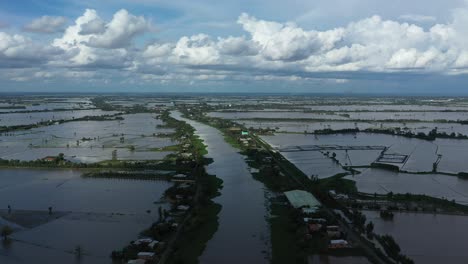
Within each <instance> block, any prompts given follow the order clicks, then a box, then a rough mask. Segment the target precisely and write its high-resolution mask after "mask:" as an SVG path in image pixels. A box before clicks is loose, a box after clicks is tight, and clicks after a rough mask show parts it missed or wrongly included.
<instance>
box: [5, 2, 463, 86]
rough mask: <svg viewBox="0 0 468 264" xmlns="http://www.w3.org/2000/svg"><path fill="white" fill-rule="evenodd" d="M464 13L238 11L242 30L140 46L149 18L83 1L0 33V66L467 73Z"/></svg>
mask: <svg viewBox="0 0 468 264" xmlns="http://www.w3.org/2000/svg"><path fill="white" fill-rule="evenodd" d="M467 17H468V8H462V9H457V10H455V11H454V12H453V17H452V19H450V20H449V22H448V23H445V24H435V25H432V26H427V25H426V27H421V26H418V25H415V24H412V23H407V22H401V21H394V20H385V19H383V18H382V17H380V16H377V15H375V16H371V17H367V18H364V19H360V20H356V21H354V22H350V23H348V24H346V25H343V26H341V27H336V28H330V29H326V30H318V29H305V28H302V27H300V26H298V25H296V24H294V23H290V22H281V23H280V22H275V21H267V20H262V19H258V18H255V17H253V16H250V15H248V14H245V13H243V14H241V15H240V16H239V18H238V20H237V23H238V24H239V25H240V27H242V29H243V30H244V31H245V35H243V34H240V35H237V36H227V37H226V36H223V37H218V36H210V35H207V34H194V35H187V36H181V37H180V38H178V39H176V40H174V41H166V42H164V41H161V40H158V41H157V42H154V43H149V44H147V45H146V46H144V47H143V48H142V47H141V46H142V45H141V44H140V45H136V44H135V43H142V41H143V40H145V39H148V38H145V39H143V38H141V39H138V37H139V36H140V35H143V34H147V35H150V34H154V35H150V36H149V37H154V38H158V35H156V34H157V33H154V32H152V31H151V24H150V22H149V21H148V20H147V19H146V18H144V17H141V16H136V15H133V14H130V13H128V12H127V11H126V10H120V11H118V12H116V13H115V14H114V15H113V17H112V19H111V20H110V21H106V20H104V19H102V18H101V17H100V16H99V15H98V13H97V11H95V10H91V9H88V10H86V11H85V12H84V13H83V15H81V16H79V17H78V18H76V20H75V21H74V23H73V24H72V25H70V26H69V27H68V28H66V30H65V32H64V33H63V35H62V36H60V37H57V38H55V39H54V40H52V41H51V43H47V42H45V43H44V41H35V40H33V39H30V38H27V37H24V36H21V35H18V34H7V33H0V67H3V68H7V67H16V68H21V67H24V68H27V67H31V65H32V66H35V67H39V69H38V70H37V71H36V72H37V74H36V75H34V74H33V75H34V76H37V77H40V76H43V77H44V78H46V79H47V78H55V77H56V76H60V77H62V78H74V79H77V78H79V76H83V78H86V76H88V77H89V78H98V77H97V76H100V75H99V74H100V73H102V72H106V74H108V75H106V77H105V79H106V80H107V79H112V76H113V75H114V76H116V77H115V78H119V77H121V76H124V75H125V78H126V79H127V78H128V80H127V81H128V83H131V80H134V81H136V80H139V81H145V82H148V81H150V80H157V81H164V82H170V81H185V82H189V81H191V80H197V82H203V81H210V80H212V81H221V80H226V81H229V80H242V81H245V80H265V81H266V80H271V81H274V80H285V81H286V80H288V81H299V80H300V81H308V80H311V79H314V80H316V79H320V78H324V79H327V80H334V82H337V83H344V82H346V81H345V80H347V79H348V78H353V76H354V74H356V75H358V74H359V73H362V74H366V75H371V74H398V73H402V72H408V71H409V72H417V73H425V74H428V73H430V74H433V73H436V74H466V73H467V70H466V69H467V68H468V27H466V24H468V19H467ZM233 24H234V21H233ZM149 33H150V34H149ZM137 40H140V41H137ZM64 69H65V70H64ZM66 71H69V72H70V73H69V74H64V73H63V72H66ZM48 72H49V73H51V74H46V73H48ZM92 72H95V74H92V75H87V74H89V73H92ZM59 73H60V74H59ZM72 73H73V74H72ZM74 76H78V77H74ZM361 76H362V75H361ZM20 77H22V76H21V75H20V74H19V75H17V76H14V78H20ZM24 77H27V76H24ZM132 78H133V79H132Z"/></svg>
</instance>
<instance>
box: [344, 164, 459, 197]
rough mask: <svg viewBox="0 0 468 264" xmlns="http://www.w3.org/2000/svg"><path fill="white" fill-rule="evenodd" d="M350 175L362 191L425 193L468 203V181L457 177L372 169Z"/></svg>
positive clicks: (348, 177) (349, 177)
mask: <svg viewBox="0 0 468 264" xmlns="http://www.w3.org/2000/svg"><path fill="white" fill-rule="evenodd" d="M346 178H347V179H350V180H353V181H355V182H356V186H357V188H358V190H359V191H360V192H364V193H378V194H387V193H389V192H393V193H400V194H405V193H412V194H425V195H429V196H433V197H437V198H446V199H448V200H455V201H456V202H457V203H461V204H468V180H464V179H460V178H458V177H456V176H448V175H441V174H435V173H434V174H408V173H399V172H394V171H388V170H383V169H376V168H371V169H364V170H363V171H362V173H361V174H356V175H354V176H347V177H346Z"/></svg>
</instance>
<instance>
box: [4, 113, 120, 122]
mask: <svg viewBox="0 0 468 264" xmlns="http://www.w3.org/2000/svg"><path fill="white" fill-rule="evenodd" d="M116 113H118V112H115V111H102V110H99V109H95V110H72V111H58V112H31V113H5V114H0V126H18V125H31V124H36V123H40V122H45V121H56V120H62V119H63V120H70V119H75V118H81V117H85V116H103V115H113V114H116Z"/></svg>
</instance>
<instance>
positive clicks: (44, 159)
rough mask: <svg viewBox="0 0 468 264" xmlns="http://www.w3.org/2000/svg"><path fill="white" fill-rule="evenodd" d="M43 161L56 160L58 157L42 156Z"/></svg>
mask: <svg viewBox="0 0 468 264" xmlns="http://www.w3.org/2000/svg"><path fill="white" fill-rule="evenodd" d="M42 160H43V161H47V162H54V161H56V160H57V157H54V156H47V157H44V158H42Z"/></svg>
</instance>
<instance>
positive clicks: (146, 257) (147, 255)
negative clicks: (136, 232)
mask: <svg viewBox="0 0 468 264" xmlns="http://www.w3.org/2000/svg"><path fill="white" fill-rule="evenodd" d="M154 256H155V254H154V253H153V252H138V254H137V257H138V259H142V260H153V259H154Z"/></svg>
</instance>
